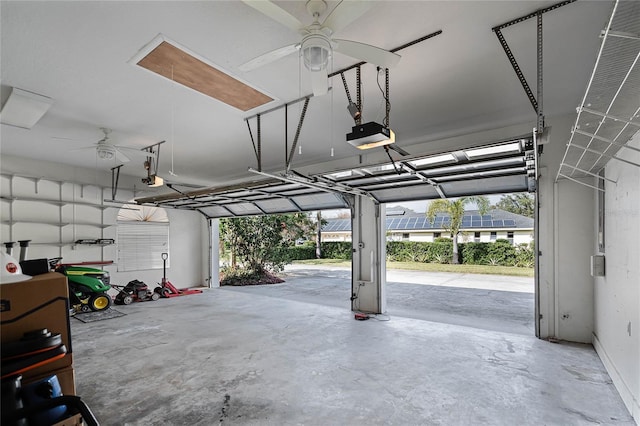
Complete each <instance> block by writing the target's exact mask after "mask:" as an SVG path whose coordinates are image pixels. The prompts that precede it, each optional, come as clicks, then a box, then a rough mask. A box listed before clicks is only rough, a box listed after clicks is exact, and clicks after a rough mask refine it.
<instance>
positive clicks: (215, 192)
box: [136, 180, 348, 218]
mask: <svg viewBox="0 0 640 426" xmlns="http://www.w3.org/2000/svg"><path fill="white" fill-rule="evenodd" d="M136 202H137V203H138V204H153V205H161V206H163V207H168V208H174V209H186V210H197V211H199V212H201V213H202V214H204V215H205V216H207V217H208V218H222V217H240V216H254V215H261V214H278V213H294V212H303V211H314V210H327V209H343V208H347V207H348V204H347V203H346V201H345V200H344V198H343V197H342V195H341V194H339V193H335V192H332V191H325V190H321V189H316V188H310V187H308V186H304V185H302V184H296V183H285V182H282V181H280V180H262V181H254V182H247V183H245V184H239V185H233V186H226V187H217V188H205V189H200V190H197V191H192V192H187V193H169V194H165V195H160V196H156V197H146V198H139V199H136Z"/></svg>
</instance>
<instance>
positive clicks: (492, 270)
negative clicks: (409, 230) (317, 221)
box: [294, 259, 533, 277]
mask: <svg viewBox="0 0 640 426" xmlns="http://www.w3.org/2000/svg"><path fill="white" fill-rule="evenodd" d="M294 263H296V264H301V265H332V266H345V267H350V266H351V261H350V260H339V259H309V260H296V261H294ZM387 269H404V270H410V271H426V272H457V273H462V274H490V275H513V276H518V277H533V268H516V267H515V266H489V265H449V264H440V263H419V262H387Z"/></svg>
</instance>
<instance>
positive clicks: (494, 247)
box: [487, 239, 516, 266]
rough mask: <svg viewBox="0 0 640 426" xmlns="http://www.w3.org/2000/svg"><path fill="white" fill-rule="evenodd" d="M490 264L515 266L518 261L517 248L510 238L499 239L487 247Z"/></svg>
mask: <svg viewBox="0 0 640 426" xmlns="http://www.w3.org/2000/svg"><path fill="white" fill-rule="evenodd" d="M487 259H488V261H489V264H490V265H503V266H513V265H514V264H515V261H516V249H515V247H513V246H512V245H511V243H510V242H509V240H504V239H498V240H496V241H495V242H494V243H493V244H490V245H489V247H488V249H487Z"/></svg>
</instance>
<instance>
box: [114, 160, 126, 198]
mask: <svg viewBox="0 0 640 426" xmlns="http://www.w3.org/2000/svg"><path fill="white" fill-rule="evenodd" d="M122 166H124V164H120V165H119V166H115V167H112V168H111V199H112V200H115V199H116V195H117V194H118V181H119V180H120V168H121V167H122Z"/></svg>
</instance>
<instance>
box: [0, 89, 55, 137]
mask: <svg viewBox="0 0 640 426" xmlns="http://www.w3.org/2000/svg"><path fill="white" fill-rule="evenodd" d="M51 105H53V99H51V98H48V97H46V96H43V95H39V94H37V93H33V92H29V91H27V90H22V89H18V88H16V87H14V88H12V90H11V94H10V95H9V98H8V99H7V102H5V104H4V105H3V107H2V111H1V112H0V121H1V122H2V124H8V125H9V126H15V127H22V128H24V129H31V128H32V127H33V126H35V125H36V123H37V122H38V121H40V119H41V118H42V116H43V115H44V114H45V113H46V112H47V111H48V110H49V108H51Z"/></svg>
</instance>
